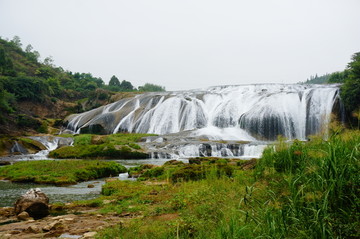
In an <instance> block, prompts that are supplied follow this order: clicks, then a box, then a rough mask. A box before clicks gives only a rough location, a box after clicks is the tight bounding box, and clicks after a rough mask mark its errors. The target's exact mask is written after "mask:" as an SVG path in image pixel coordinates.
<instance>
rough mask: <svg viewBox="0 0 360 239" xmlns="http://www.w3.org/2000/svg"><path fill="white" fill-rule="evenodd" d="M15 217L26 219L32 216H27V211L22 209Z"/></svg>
mask: <svg viewBox="0 0 360 239" xmlns="http://www.w3.org/2000/svg"><path fill="white" fill-rule="evenodd" d="M17 219H19V220H21V221H28V220H31V219H32V218H31V217H30V216H29V213H27V212H26V211H23V212H21V213H19V214H18V215H17Z"/></svg>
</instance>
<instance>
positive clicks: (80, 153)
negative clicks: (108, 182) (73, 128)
mask: <svg viewBox="0 0 360 239" xmlns="http://www.w3.org/2000/svg"><path fill="white" fill-rule="evenodd" d="M145 136H149V134H113V135H92V134H81V135H77V136H75V137H74V146H67V147H62V148H59V149H56V150H54V151H51V152H50V154H49V156H50V157H52V158H61V159H63V158H82V159H84V158H98V159H100V158H103V159H104V158H106V159H114V158H116V159H143V158H148V157H149V155H148V154H147V153H145V152H143V151H142V150H141V147H140V146H139V145H138V144H136V142H138V141H139V140H140V139H141V138H143V137H145Z"/></svg>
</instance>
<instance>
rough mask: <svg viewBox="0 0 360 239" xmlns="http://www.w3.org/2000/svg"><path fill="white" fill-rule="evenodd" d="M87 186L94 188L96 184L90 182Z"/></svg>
mask: <svg viewBox="0 0 360 239" xmlns="http://www.w3.org/2000/svg"><path fill="white" fill-rule="evenodd" d="M87 187H88V188H94V187H95V185H94V184H88V185H87Z"/></svg>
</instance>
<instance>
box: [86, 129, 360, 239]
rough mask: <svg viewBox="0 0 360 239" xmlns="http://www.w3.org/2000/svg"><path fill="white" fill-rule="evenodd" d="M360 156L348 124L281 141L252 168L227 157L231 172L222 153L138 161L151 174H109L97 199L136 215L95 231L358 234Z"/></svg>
mask: <svg viewBox="0 0 360 239" xmlns="http://www.w3.org/2000/svg"><path fill="white" fill-rule="evenodd" d="M359 158H360V132H359V131H347V132H343V133H342V134H338V133H335V134H333V135H332V136H331V137H330V138H329V139H328V140H326V141H324V140H323V139H322V138H320V137H316V138H312V139H311V140H310V141H309V142H299V141H295V142H293V143H287V142H285V141H279V142H278V143H277V144H276V145H274V146H273V147H270V148H268V149H267V150H266V151H265V152H264V155H263V158H262V159H260V160H258V162H257V166H256V169H255V170H251V171H242V170H240V168H239V165H240V164H241V163H240V164H239V163H236V164H234V162H227V163H226V165H228V166H231V167H233V172H232V173H231V174H227V173H226V171H224V170H222V169H223V166H221V165H223V164H224V163H225V162H224V161H223V162H220V163H215V164H213V166H211V165H209V161H206V164H208V165H206V164H205V165H204V164H203V163H201V164H200V165H198V164H197V163H195V165H197V166H196V167H194V166H195V165H181V164H178V165H177V166H174V165H169V166H166V165H165V166H164V167H149V166H145V167H142V168H138V169H134V170H133V172H139V171H141V174H142V175H141V178H142V179H143V180H145V181H137V182H123V181H115V182H109V183H107V184H106V185H105V186H104V187H103V196H102V198H100V199H98V200H99V201H98V202H102V200H105V199H106V200H107V202H111V203H108V204H105V205H103V206H102V207H101V209H100V213H116V214H118V215H119V216H121V215H130V216H132V217H134V219H132V220H131V221H130V222H129V223H123V224H121V225H119V226H117V227H110V228H106V229H104V230H102V231H100V232H99V233H98V235H97V238H359V237H360V220H359V219H360V218H359V217H360V213H359V212H360V208H359V205H360V200H359V198H360V192H359V185H360V179H359V178H360V177H359V176H358V172H359V169H360V168H359V167H360V165H359ZM191 167H193V169H192V170H193V171H196V172H197V173H188V174H180V175H182V176H181V177H175V178H174V176H173V175H174V174H175V175H176V172H179V171H180V172H184V169H187V170H188V171H191V169H190V168H191ZM158 168H163V169H162V170H161V169H158ZM221 168H222V169H221ZM219 169H221V170H219ZM185 171H186V170H185ZM178 175H179V174H178ZM186 175H188V176H189V175H193V176H194V175H195V176H194V177H192V176H189V177H187V176H186ZM196 175H197V176H196ZM199 175H201V176H199ZM159 180H160V181H159ZM91 203H94V202H91ZM98 205H101V203H98Z"/></svg>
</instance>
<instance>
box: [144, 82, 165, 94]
mask: <svg viewBox="0 0 360 239" xmlns="http://www.w3.org/2000/svg"><path fill="white" fill-rule="evenodd" d="M139 91H149V92H157V91H165V87H164V86H160V85H155V84H151V83H146V84H145V85H143V86H139Z"/></svg>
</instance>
